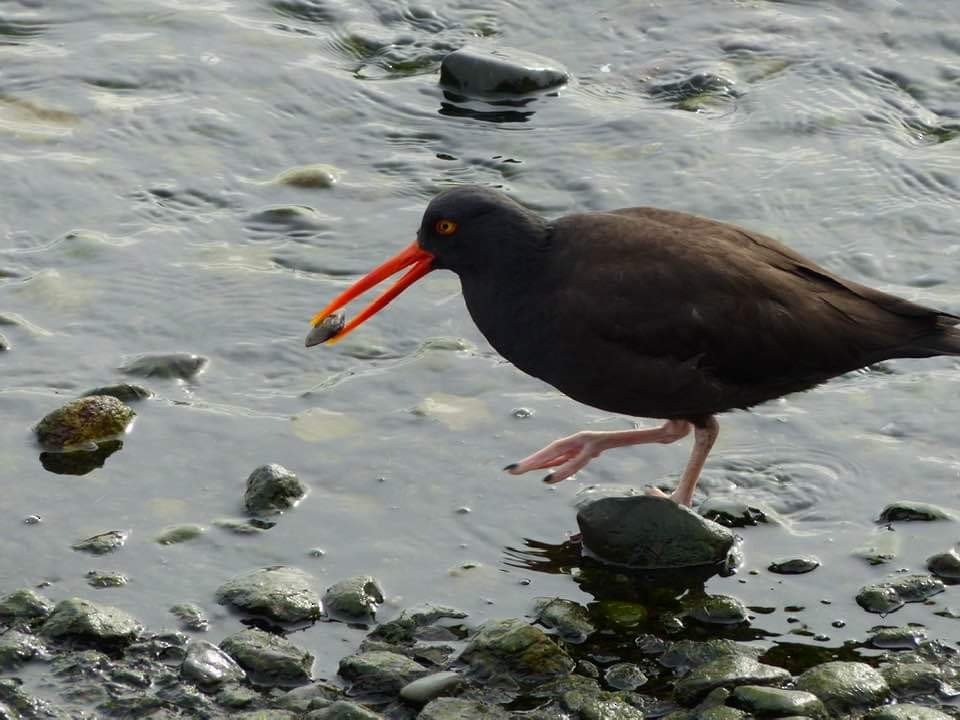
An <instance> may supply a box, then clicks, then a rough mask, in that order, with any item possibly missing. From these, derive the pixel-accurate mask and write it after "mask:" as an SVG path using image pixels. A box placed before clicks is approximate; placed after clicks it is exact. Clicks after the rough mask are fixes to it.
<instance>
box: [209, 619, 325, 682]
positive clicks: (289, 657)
mask: <svg viewBox="0 0 960 720" xmlns="http://www.w3.org/2000/svg"><path fill="white" fill-rule="evenodd" d="M220 648H221V649H222V650H223V651H224V652H225V653H227V654H228V655H229V656H230V657H232V658H233V659H234V660H236V661H237V664H239V665H240V667H242V668H243V669H244V670H246V671H247V673H248V674H249V677H250V679H251V680H252V681H253V682H254V683H256V684H258V685H269V686H285V687H290V686H293V685H304V684H306V683H308V682H310V679H311V678H310V672H311V669H312V668H313V659H314V658H313V655H312V654H311V653H309V652H307V651H306V650H302V649H301V648H298V647H297V646H296V645H294V644H293V643H291V642H290V641H289V640H287V639H285V638H282V637H279V636H277V635H273V634H271V633H268V632H264V631H263V630H257V629H255V628H252V629H249V630H242V631H240V632H238V633H236V634H235V635H231V636H230V637H228V638H226V639H224V641H223V642H221V643H220Z"/></svg>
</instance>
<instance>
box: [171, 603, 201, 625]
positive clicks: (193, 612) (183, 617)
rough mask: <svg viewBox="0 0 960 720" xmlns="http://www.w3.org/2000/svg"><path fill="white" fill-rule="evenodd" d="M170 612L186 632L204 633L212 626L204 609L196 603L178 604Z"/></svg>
mask: <svg viewBox="0 0 960 720" xmlns="http://www.w3.org/2000/svg"><path fill="white" fill-rule="evenodd" d="M170 612H171V613H172V614H173V616H174V617H175V618H177V620H179V621H180V625H182V626H183V628H184V629H185V630H194V631H202V630H206V629H207V628H208V627H209V626H210V622H209V621H208V620H207V615H206V613H204V612H203V608H201V607H200V606H199V605H195V604H194V603H178V604H177V605H174V606H173V607H172V608H170Z"/></svg>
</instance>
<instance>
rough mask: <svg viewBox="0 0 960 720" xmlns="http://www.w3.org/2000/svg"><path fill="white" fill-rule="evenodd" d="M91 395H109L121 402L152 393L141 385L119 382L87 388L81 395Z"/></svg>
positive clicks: (148, 396)
mask: <svg viewBox="0 0 960 720" xmlns="http://www.w3.org/2000/svg"><path fill="white" fill-rule="evenodd" d="M91 395H109V396H110V397H113V398H116V399H117V400H120V401H121V402H125V403H127V402H136V401H137V400H146V399H147V398H150V397H152V396H153V393H152V392H150V391H149V390H147V389H146V388H145V387H143V386H142V385H131V384H129V383H121V384H119V385H104V386H103V387H98V388H94V389H93V390H87V391H86V392H85V393H84V394H83V397H89V396H91Z"/></svg>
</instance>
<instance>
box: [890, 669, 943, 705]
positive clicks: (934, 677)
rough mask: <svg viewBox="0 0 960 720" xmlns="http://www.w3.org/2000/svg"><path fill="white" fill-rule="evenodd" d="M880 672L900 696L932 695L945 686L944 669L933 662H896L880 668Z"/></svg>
mask: <svg viewBox="0 0 960 720" xmlns="http://www.w3.org/2000/svg"><path fill="white" fill-rule="evenodd" d="M880 674H881V675H882V676H883V679H884V680H886V681H887V685H889V686H890V689H891V690H892V691H893V693H894V694H895V695H897V696H898V697H915V696H917V695H930V694H934V693H937V692H938V691H939V690H940V688H941V687H942V686H943V671H942V670H941V669H940V668H939V667H938V666H937V665H933V664H932V663H925V662H895V663H891V664H890V665H884V666H883V667H882V668H880Z"/></svg>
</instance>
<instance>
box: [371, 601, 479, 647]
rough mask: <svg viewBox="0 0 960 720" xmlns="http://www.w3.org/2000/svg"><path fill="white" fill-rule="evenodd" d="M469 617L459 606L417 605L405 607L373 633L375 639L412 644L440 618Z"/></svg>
mask: <svg viewBox="0 0 960 720" xmlns="http://www.w3.org/2000/svg"><path fill="white" fill-rule="evenodd" d="M465 617H467V613H465V612H464V611H463V610H458V609H457V608H450V607H443V606H442V605H432V604H429V603H428V604H424V605H416V606H414V607H410V608H405V609H404V610H402V611H401V612H400V615H398V616H397V617H396V618H394V619H393V620H390V621H389V622H385V623H383V624H382V625H379V626H378V627H376V628H375V629H374V630H373V631H372V632H371V633H370V636H369V637H370V638H371V639H373V640H383V641H384V642H388V643H391V644H394V645H411V644H413V643H414V642H415V641H416V640H417V639H418V638H421V637H422V636H423V635H424V634H427V633H429V631H430V626H431V625H433V623H435V622H437V621H438V620H443V619H453V620H460V619H463V618H465Z"/></svg>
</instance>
